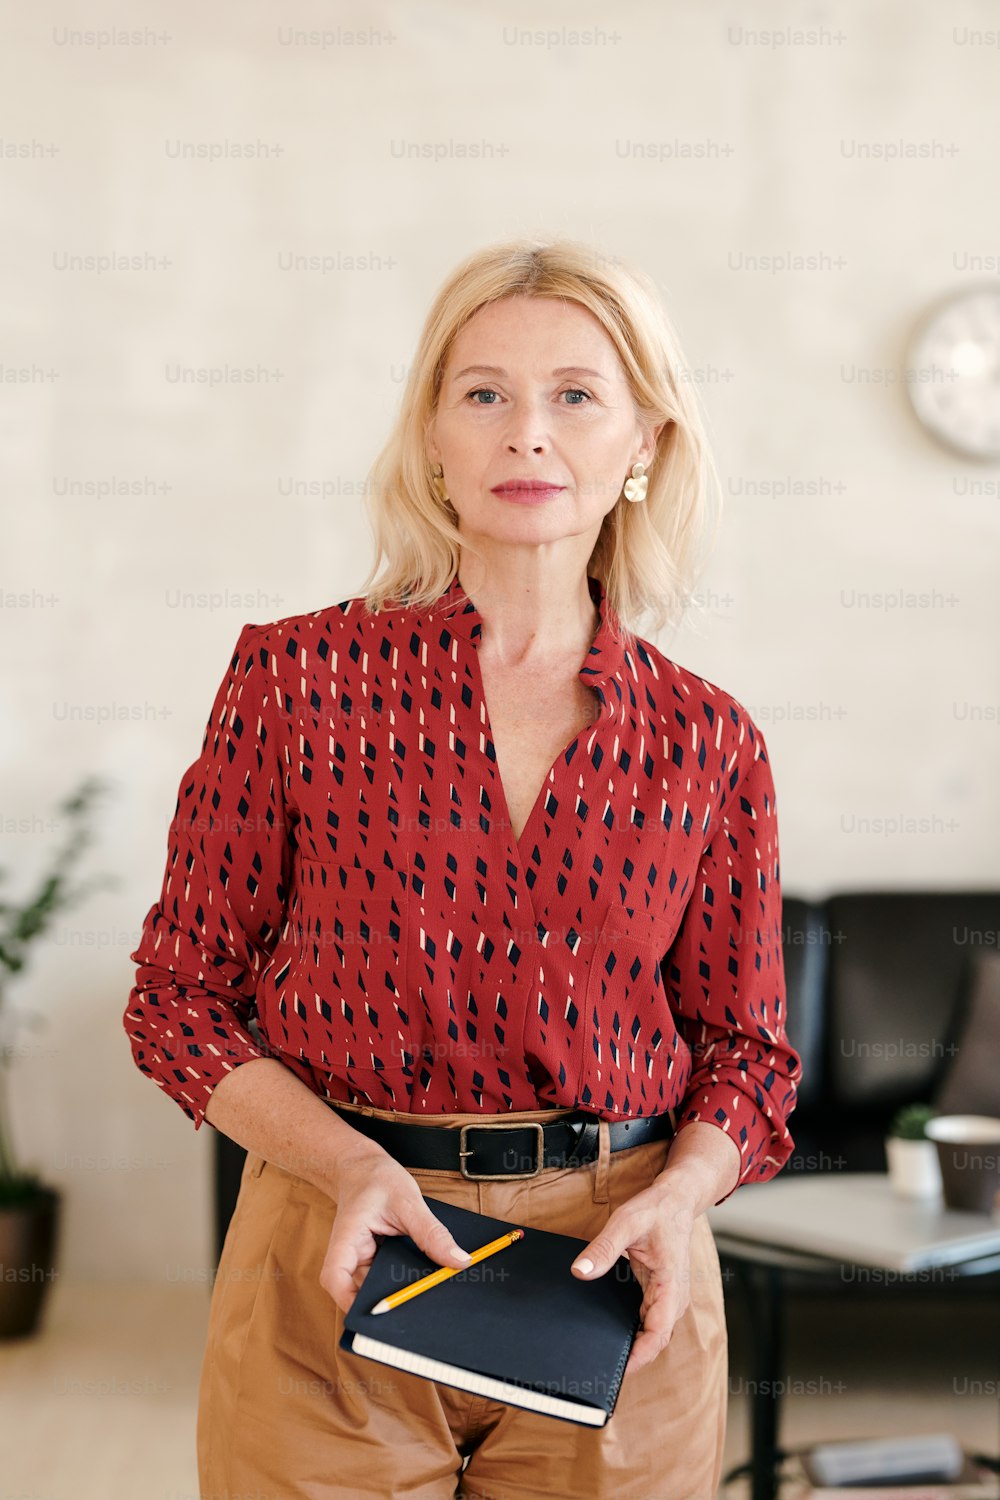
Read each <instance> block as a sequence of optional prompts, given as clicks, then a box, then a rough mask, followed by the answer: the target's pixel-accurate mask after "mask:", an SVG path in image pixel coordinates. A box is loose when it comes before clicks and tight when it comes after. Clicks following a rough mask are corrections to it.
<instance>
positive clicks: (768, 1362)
mask: <svg viewBox="0 0 1000 1500" xmlns="http://www.w3.org/2000/svg"><path fill="white" fill-rule="evenodd" d="M739 1271H740V1274H741V1275H742V1277H743V1285H744V1291H745V1293H746V1304H747V1311H748V1312H749V1315H750V1330H751V1336H752V1338H753V1356H752V1366H751V1368H752V1370H753V1382H754V1385H753V1392H752V1401H751V1406H750V1428H751V1447H750V1452H751V1472H752V1484H751V1490H750V1493H751V1496H752V1500H776V1497H777V1494H778V1462H779V1460H780V1459H781V1457H782V1453H781V1450H780V1448H779V1447H778V1419H779V1415H780V1407H781V1372H782V1366H783V1363H784V1311H785V1309H784V1299H783V1296H782V1291H783V1288H782V1282H781V1271H780V1270H779V1269H778V1268H777V1267H775V1266H754V1265H748V1264H747V1263H746V1262H745V1261H744V1262H740V1263H739Z"/></svg>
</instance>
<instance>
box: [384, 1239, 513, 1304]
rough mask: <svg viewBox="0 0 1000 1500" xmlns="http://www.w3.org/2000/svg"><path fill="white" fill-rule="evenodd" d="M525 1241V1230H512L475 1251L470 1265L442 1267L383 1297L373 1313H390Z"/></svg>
mask: <svg viewBox="0 0 1000 1500" xmlns="http://www.w3.org/2000/svg"><path fill="white" fill-rule="evenodd" d="M523 1239H524V1230H523V1229H512V1230H511V1231H510V1232H509V1234H502V1235H501V1236H500V1238H499V1239H496V1240H490V1243H489V1244H488V1245H481V1246H480V1248H479V1249H478V1250H473V1251H472V1254H471V1256H470V1259H469V1262H468V1265H464V1266H442V1267H441V1269H440V1270H439V1271H432V1272H431V1273H430V1275H429V1276H421V1278H420V1280H419V1281H414V1282H411V1284H410V1285H409V1286H404V1287H403V1289H402V1291H399V1292H393V1293H392V1294H391V1295H390V1296H388V1297H383V1298H382V1301H381V1302H380V1303H378V1305H377V1306H376V1307H373V1308H372V1312H373V1313H384V1312H388V1311H389V1310H390V1308H393V1307H398V1306H399V1304H400V1303H401V1302H409V1300H410V1298H411V1297H416V1296H417V1295H418V1293H420V1292H426V1290H427V1288H428V1287H431V1286H437V1285H438V1283H439V1282H442V1281H447V1280H448V1277H449V1276H460V1275H461V1273H462V1272H463V1271H467V1270H468V1269H469V1266H474V1265H475V1264H476V1263H477V1261H480V1260H485V1259H486V1257H487V1256H488V1255H495V1254H496V1252H497V1251H498V1250H505V1249H506V1248H507V1246H508V1245H512V1244H513V1243H514V1241H515V1240H523Z"/></svg>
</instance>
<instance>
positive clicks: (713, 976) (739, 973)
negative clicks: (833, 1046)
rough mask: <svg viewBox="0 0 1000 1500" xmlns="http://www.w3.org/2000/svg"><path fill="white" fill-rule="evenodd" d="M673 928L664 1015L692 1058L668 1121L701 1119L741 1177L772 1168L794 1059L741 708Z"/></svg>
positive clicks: (792, 1091)
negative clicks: (728, 1147)
mask: <svg viewBox="0 0 1000 1500" xmlns="http://www.w3.org/2000/svg"><path fill="white" fill-rule="evenodd" d="M741 719H742V723H743V725H744V730H745V732H744V735H743V739H742V743H741V745H740V747H739V750H738V752H737V755H736V763H735V765H734V766H733V768H732V771H731V772H730V774H729V776H728V778H727V779H726V781H725V783H724V786H725V792H726V795H725V798H724V800H723V801H722V803H721V805H720V809H719V812H718V816H717V819H716V822H715V827H714V829H712V830H711V831H710V834H709V838H710V841H709V843H708V844H707V845H706V847H705V849H704V851H703V853H702V857H701V861H700V863H699V866H698V870H697V875H696V878H695V882H694V886H693V889H692V891H691V896H690V900H689V902H688V905H687V907H686V908H685V911H684V916H683V918H682V920H681V925H680V927H679V928H678V931H677V935H676V937H675V939H674V941H673V943H672V944H671V947H670V949H669V951H668V953H667V955H666V956H665V958H664V960H663V964H662V972H663V976H664V980H665V983H666V987H667V991H668V994H669V997H670V1003H671V1008H672V1010H673V1012H674V1017H675V1023H676V1025H677V1029H678V1031H679V1032H680V1033H681V1036H682V1037H683V1039H684V1040H685V1041H686V1043H687V1045H688V1047H689V1048H690V1051H691V1056H692V1071H691V1076H690V1080H689V1086H688V1089H687V1092H686V1094H685V1097H684V1099H683V1101H682V1102H681V1104H680V1105H679V1106H678V1112H677V1121H678V1129H679V1130H682V1129H684V1127H685V1126H686V1125H690V1124H693V1123H694V1122H695V1121H698V1120H703V1121H707V1122H708V1123H709V1124H712V1125H716V1126H718V1127H719V1129H721V1130H723V1131H725V1132H726V1133H727V1134H728V1135H729V1136H730V1138H731V1139H732V1140H734V1141H735V1142H736V1145H737V1146H738V1147H739V1151H740V1156H741V1158H742V1163H743V1165H742V1168H741V1170H740V1175H739V1178H738V1180H737V1181H736V1182H735V1183H734V1184H733V1187H732V1188H731V1189H730V1190H729V1192H727V1193H726V1194H725V1195H724V1196H723V1197H722V1198H720V1199H718V1200H717V1201H718V1202H719V1203H724V1202H725V1201H726V1198H728V1197H730V1196H731V1195H732V1193H734V1192H735V1191H736V1189H737V1188H738V1187H739V1186H741V1185H742V1184H743V1183H744V1182H750V1181H753V1182H763V1181H766V1180H767V1179H768V1178H771V1177H774V1176H775V1175H776V1174H777V1173H778V1172H779V1171H780V1170H781V1168H782V1167H783V1166H784V1164H785V1162H786V1161H787V1160H788V1158H789V1156H790V1155H791V1153H792V1150H793V1147H794V1144H795V1143H794V1141H793V1139H792V1136H791V1135H790V1133H789V1130H788V1119H789V1116H790V1115H791V1114H792V1112H793V1110H794V1108H795V1100H796V1093H797V1084H798V1075H799V1069H800V1058H799V1055H798V1053H797V1052H796V1051H795V1049H794V1048H793V1047H792V1046H791V1045H790V1043H789V1041H788V1037H787V1035H786V1031H785V1021H786V1015H785V970H784V960H783V956H782V946H781V883H780V870H779V859H778V820H777V807H776V801H775V790H774V781H773V778H772V775H771V765H770V761H769V758H768V754H767V748H766V745H765V742H764V737H763V735H762V734H761V732H760V730H759V729H758V728H757V727H756V725H754V724H753V722H752V720H751V719H750V718H749V715H747V714H746V712H745V710H744V711H743V714H742V715H741Z"/></svg>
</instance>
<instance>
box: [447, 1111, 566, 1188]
mask: <svg viewBox="0 0 1000 1500" xmlns="http://www.w3.org/2000/svg"><path fill="white" fill-rule="evenodd" d="M470 1130H537V1131H538V1160H537V1161H536V1162H535V1165H534V1167H533V1168H532V1170H531V1171H530V1172H469V1171H467V1170H466V1165H465V1158H466V1157H467V1156H472V1154H473V1152H472V1151H471V1149H468V1148H467V1146H466V1142H467V1140H468V1132H469V1131H470ZM544 1156H545V1127H544V1126H543V1125H542V1123H541V1121H540V1120H522V1121H520V1122H518V1121H514V1120H511V1121H509V1122H508V1121H506V1120H505V1121H503V1122H502V1123H497V1124H495V1125H472V1124H469V1125H463V1126H462V1128H461V1130H460V1132H459V1142H458V1169H459V1171H460V1172H461V1174H462V1176H463V1177H465V1178H467V1179H468V1181H469V1182H498V1181H503V1182H514V1181H517V1180H519V1179H520V1178H522V1177H537V1176H538V1174H539V1172H540V1171H541V1170H542V1160H543V1158H544Z"/></svg>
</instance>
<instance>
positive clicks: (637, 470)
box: [625, 464, 649, 503]
mask: <svg viewBox="0 0 1000 1500" xmlns="http://www.w3.org/2000/svg"><path fill="white" fill-rule="evenodd" d="M648 489H649V476H648V475H647V473H646V466H645V464H633V465H632V477H631V478H630V479H626V481H625V499H626V500H633V501H635V502H637V503H638V501H640V500H645V498H646V491H647V490H648Z"/></svg>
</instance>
